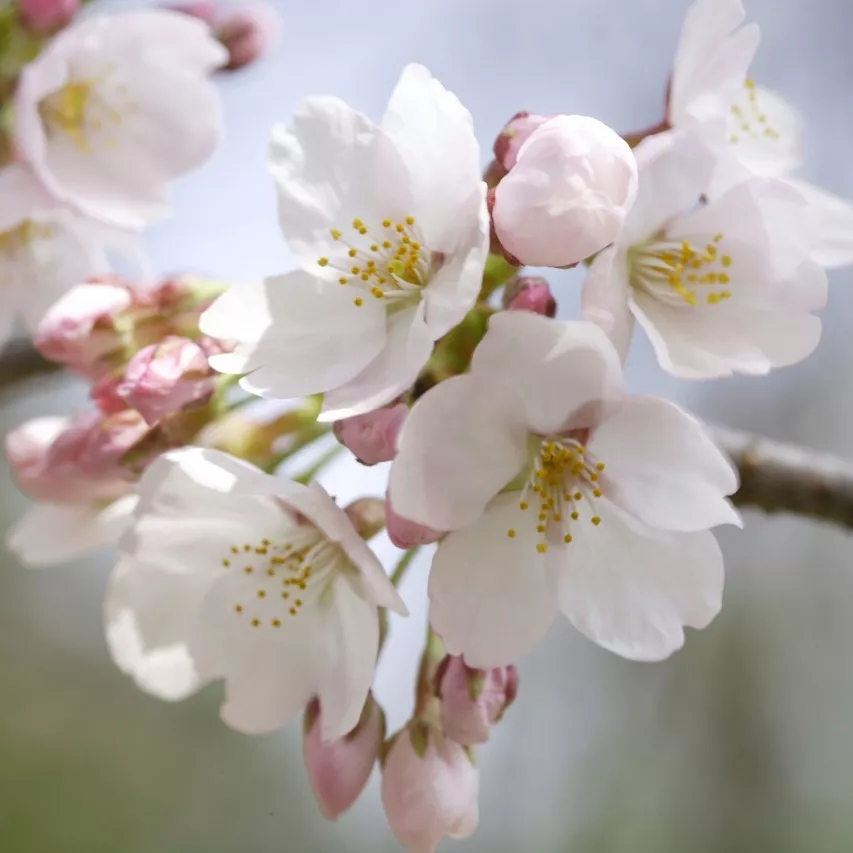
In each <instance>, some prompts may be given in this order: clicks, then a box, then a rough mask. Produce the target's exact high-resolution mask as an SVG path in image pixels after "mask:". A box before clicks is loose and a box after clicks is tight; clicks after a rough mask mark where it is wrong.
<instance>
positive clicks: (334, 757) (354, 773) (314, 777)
mask: <svg viewBox="0 0 853 853" xmlns="http://www.w3.org/2000/svg"><path fill="white" fill-rule="evenodd" d="M321 714H322V710H321V708H320V704H319V702H317V700H316V699H315V700H314V701H313V702H312V703H311V705H309V706H308V709H307V710H306V712H305V725H304V735H303V740H302V754H303V757H304V759H305V768H306V770H307V771H308V781H309V782H310V783H311V790H312V791H313V792H314V797H315V799H316V800H317V804H318V805H319V806H320V810H321V811H322V812H323V814H324V815H325V817H326V818H327V819H328V820H337V819H338V817H340V815H342V814H343V813H344V812H345V811H347V809H349V808H350V806H352V804H353V803H354V802H355V801H356V800H357V799H358V798H359V796H360V795H361V792H362V791H363V790H364V788H365V786H366V785H367V781H368V779H370V774H371V772H372V771H373V765H374V764H375V763H376V759H377V758H378V757H379V750H380V748H381V747H382V742H383V741H384V740H385V714H384V713H383V711H382V709H381V708H380V707H379V705H378V704H377V703H376V702H375V700H374V699H373V695H372V694H368V696H367V702H366V703H365V705H364V710H363V711H362V714H361V719H360V720H359V723H358V725H357V726H356V727H355V728H354V729H353V730H352V731H351V732H350V733H349V734H348V735H345V736H344V737H342V738H339V739H338V740H334V741H331V742H330V743H324V742H323V739H322V737H321V731H322V725H321V723H320V715H321Z"/></svg>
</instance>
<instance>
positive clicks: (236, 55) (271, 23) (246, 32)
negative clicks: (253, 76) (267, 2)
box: [215, 6, 280, 71]
mask: <svg viewBox="0 0 853 853" xmlns="http://www.w3.org/2000/svg"><path fill="white" fill-rule="evenodd" d="M279 30H280V25H279V20H278V16H277V15H276V14H275V12H274V11H273V9H272V8H271V7H270V6H253V7H252V8H250V9H241V10H240V11H239V12H235V13H234V14H233V15H230V16H229V17H227V18H224V19H223V20H221V21H219V23H217V24H216V27H215V32H216V37H217V38H218V39H219V41H220V42H222V45H223V46H224V47H225V49H226V50H227V51H228V64H227V65H226V66H225V68H226V70H228V71H236V70H238V69H239V68H243V67H244V66H246V65H249V64H250V63H252V62H254V61H255V60H256V59H259V58H260V57H261V56H263V55H264V54H265V53H267V52H268V51H269V49H270V48H271V47H272V46H273V45H274V44H275V42H276V41H277V40H278V37H279Z"/></svg>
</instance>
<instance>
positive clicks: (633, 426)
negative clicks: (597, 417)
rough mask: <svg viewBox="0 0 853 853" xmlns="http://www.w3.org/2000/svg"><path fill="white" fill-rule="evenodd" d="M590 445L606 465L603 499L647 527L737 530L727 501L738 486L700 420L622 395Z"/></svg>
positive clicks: (662, 404)
mask: <svg viewBox="0 0 853 853" xmlns="http://www.w3.org/2000/svg"><path fill="white" fill-rule="evenodd" d="M588 447H589V449H590V451H591V452H592V453H594V454H595V457H596V459H597V460H598V461H599V462H602V463H604V464H605V465H606V466H607V467H606V468H605V471H604V474H603V475H602V489H603V490H604V494H605V497H606V498H608V499H609V500H611V501H613V502H614V503H616V504H617V505H618V506H620V507H621V508H622V509H624V510H627V511H628V512H630V513H631V514H633V515H635V516H636V517H637V518H639V519H640V520H641V521H642V522H643V523H645V524H648V525H649V526H651V527H657V528H661V529H663V530H680V531H693V530H705V529H707V528H709V527H714V526H715V525H717V524H726V523H731V524H739V518H738V515H737V513H736V512H735V511H734V509H733V508H732V506H731V504H730V503H729V502H728V501H727V500H726V499H725V495H730V494H733V493H734V492H735V491H736V490H737V487H738V478H737V474H736V472H735V469H734V468H733V467H732V464H731V463H730V462H729V461H728V460H727V459H726V458H725V456H723V454H722V453H721V452H720V450H719V449H718V448H717V446H716V445H715V444H714V442H713V441H711V439H710V438H709V437H708V436H707V434H706V433H705V431H704V430H703V429H702V427H701V425H700V424H699V423H698V421H696V420H694V419H693V418H691V417H690V416H689V415H688V414H687V413H686V412H683V411H682V410H681V409H679V408H678V406H676V405H674V404H673V403H669V402H667V401H665V400H660V399H657V398H655V397H626V398H625V399H624V401H623V402H622V406H621V407H620V409H619V410H618V412H617V413H616V414H615V415H613V417H611V418H609V419H608V420H606V421H604V423H602V424H601V425H599V426H598V428H597V429H595V430H594V432H593V434H592V437H591V438H590V440H589V442H588Z"/></svg>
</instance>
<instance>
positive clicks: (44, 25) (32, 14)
mask: <svg viewBox="0 0 853 853" xmlns="http://www.w3.org/2000/svg"><path fill="white" fill-rule="evenodd" d="M79 8H80V0H18V12H19V14H20V16H21V23H22V24H23V25H24V26H25V27H26V28H27V29H28V30H29V31H30V32H32V33H36V34H37V35H49V34H50V33H55V32H56V31H57V30H61V29H62V28H63V27H64V26H66V25H67V24H69V23H70V22H71V19H72V18H73V17H74V16H75V15H76V14H77V11H78V10H79Z"/></svg>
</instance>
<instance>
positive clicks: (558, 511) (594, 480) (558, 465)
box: [507, 436, 604, 554]
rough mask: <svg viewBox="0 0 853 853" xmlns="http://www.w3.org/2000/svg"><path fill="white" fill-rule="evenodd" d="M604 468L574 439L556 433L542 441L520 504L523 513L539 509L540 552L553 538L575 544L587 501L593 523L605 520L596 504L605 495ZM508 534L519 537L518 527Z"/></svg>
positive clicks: (542, 551)
mask: <svg viewBox="0 0 853 853" xmlns="http://www.w3.org/2000/svg"><path fill="white" fill-rule="evenodd" d="M603 470H604V463H603V462H598V461H596V460H595V459H594V458H593V456H592V455H591V454H590V453H589V451H588V450H587V449H586V448H585V447H584V446H583V445H582V444H581V443H580V442H579V441H577V440H575V439H573V438H567V437H559V436H552V437H548V438H545V439H543V440H542V441H541V443H540V445H539V449H538V452H537V454H536V457H535V458H534V461H533V468H532V471H531V473H530V476H529V477H528V479H527V482H526V483H525V485H524V488H523V489H522V491H521V497H520V500H519V504H518V506H519V509H521V510H522V512H531V511H532V512H537V522H538V523H537V525H536V532H537V533H538V534H539V541H538V542H537V543H536V550H537V551H538V552H539V553H540V554H544V553H546V552H547V550H548V542H549V541H550V542H552V543H553V542H555V541H557V542H562V544H564V545H568V544H570V543H571V541H572V534H571V532H570V527H571V524H572V522H574V521H578V520H579V519H580V516H581V509H582V508H583V502H584V501H586V502H587V504H588V505H589V512H590V513H592V514H591V515H590V519H589V520H590V521H591V522H592V524H594V525H596V526H597V525H599V524H600V523H601V518H600V517H599V516H598V515H595V514H594V510H593V507H594V503H595V501H596V500H597V499H598V498H600V497H601V496H602V494H603V492H602V490H601V486H600V484H599V475H600V474H601V472H602V471H603ZM507 536H508V537H509V538H510V539H515V537H516V530H515V529H514V528H512V527H511V528H510V529H509V530H507Z"/></svg>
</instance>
